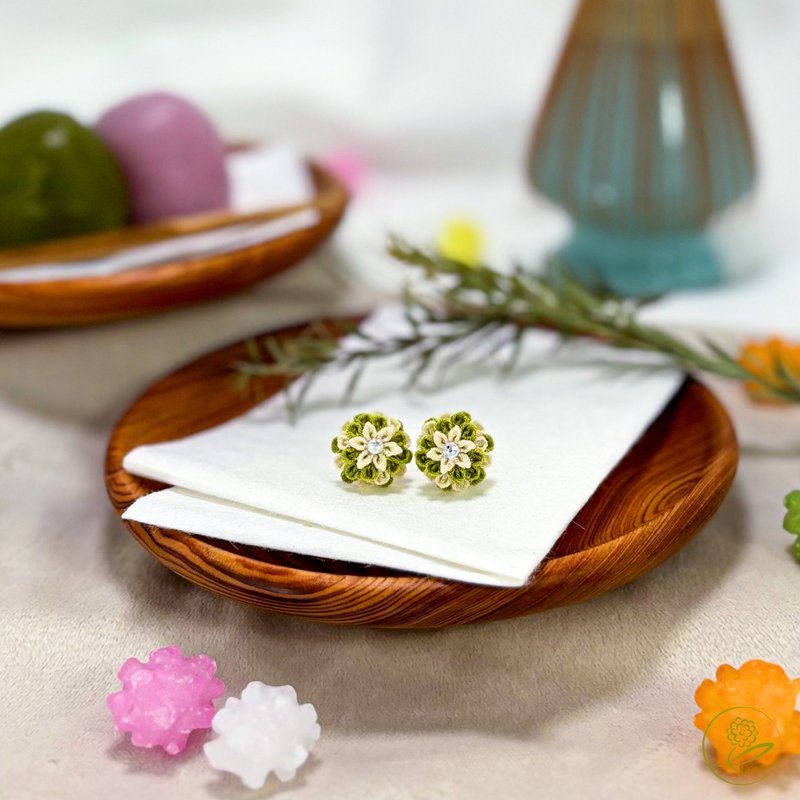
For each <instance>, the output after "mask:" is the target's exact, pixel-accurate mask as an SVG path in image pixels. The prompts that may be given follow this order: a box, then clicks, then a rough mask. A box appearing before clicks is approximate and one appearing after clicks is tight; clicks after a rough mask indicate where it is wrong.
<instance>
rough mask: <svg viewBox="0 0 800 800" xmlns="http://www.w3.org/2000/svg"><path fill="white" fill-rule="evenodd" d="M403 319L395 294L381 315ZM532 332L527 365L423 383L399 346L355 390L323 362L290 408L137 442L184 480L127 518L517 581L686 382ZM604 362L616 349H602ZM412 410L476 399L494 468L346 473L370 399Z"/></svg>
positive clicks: (149, 464)
mask: <svg viewBox="0 0 800 800" xmlns="http://www.w3.org/2000/svg"><path fill="white" fill-rule="evenodd" d="M369 324H370V328H371V330H372V331H373V332H375V331H380V330H388V329H390V328H392V329H394V330H397V328H398V327H399V326H402V325H403V324H404V323H403V322H401V318H400V315H399V313H398V312H397V311H396V310H386V311H384V312H381V313H379V314H378V315H376V316H375V317H373V319H372V320H371V321H370V323H369ZM555 341H556V340H555V337H554V336H552V335H551V334H548V333H545V332H531V333H530V334H528V336H527V337H526V347H525V353H524V355H523V358H522V360H521V362H520V368H519V369H518V371H517V372H515V374H514V376H513V377H510V378H508V379H504V380H500V379H498V376H497V375H496V374H495V372H494V371H492V370H487V369H486V368H481V367H477V368H476V367H475V366H473V367H469V366H467V367H464V368H463V369H460V370H454V372H453V375H452V379H451V380H448V381H446V385H444V386H443V387H441V388H435V389H431V391H425V392H409V391H405V390H403V388H402V386H403V383H404V381H405V379H406V377H407V376H406V375H405V372H404V370H403V369H402V368H401V367H400V365H399V363H398V360H397V359H385V360H382V361H381V362H380V363H375V364H372V365H371V366H370V367H369V368H368V369H367V371H366V372H365V374H364V376H363V377H362V381H361V383H360V384H359V388H358V390H357V392H356V395H355V396H354V398H353V400H352V401H349V402H347V403H345V404H343V403H342V398H343V394H344V392H345V387H346V385H347V382H348V380H349V375H348V374H341V373H333V372H329V373H324V374H323V375H321V376H320V377H319V379H318V380H317V382H316V383H315V385H314V388H313V389H312V390H311V391H310V392H309V394H308V396H307V398H306V401H305V403H306V405H305V408H306V411H305V413H304V414H303V415H302V416H301V417H300V418H299V420H298V421H297V422H296V423H294V424H293V423H292V422H291V421H290V420H289V418H288V416H287V411H286V406H285V403H284V400H283V398H282V397H280V396H278V397H275V398H271V399H270V400H268V401H267V402H265V403H264V404H262V405H260V406H259V407H257V408H256V409H254V410H252V411H251V412H249V413H248V414H245V415H244V416H242V417H240V418H237V419H235V420H231V421H230V422H228V423H226V424H224V425H220V426H219V427H217V428H213V429H211V430H208V431H204V432H203V433H200V434H197V435H195V436H191V437H188V438H186V439H182V440H178V441H174V442H166V443H163V444H157V445H147V446H142V447H137V448H135V449H134V450H133V451H132V452H130V453H129V454H128V455H127V456H126V458H125V460H124V466H125V468H126V469H127V470H128V471H130V472H132V473H135V474H138V475H141V476H144V477H148V478H152V479H155V480H159V481H163V482H165V483H169V484H172V485H173V486H175V487H177V488H178V489H180V490H185V491H177V490H165V491H162V492H157V493H154V494H151V495H149V496H148V497H145V498H143V499H141V500H138V501H137V502H135V503H134V504H133V505H132V506H131V507H130V508H129V509H128V510H127V511H126V512H125V515H124V516H125V518H126V519H134V520H138V521H140V522H144V523H149V524H153V525H159V526H163V527H168V528H175V529H179V530H184V531H187V532H189V533H195V534H205V535H208V536H212V537H216V538H221V539H226V540H229V541H238V542H242V543H247V544H255V545H261V546H265V547H269V548H274V549H281V550H287V551H292V552H298V553H304V554H308V555H317V556H322V557H328V558H341V559H344V560H348V561H356V562H362V563H370V564H380V565H383V566H387V567H394V568H398V569H404V570H409V571H413V572H421V573H425V574H430V575H437V576H441V577H446V578H458V579H460V580H466V581H472V582H475V583H485V584H492V585H504V586H518V585H522V584H524V583H525V582H526V580H527V579H528V577H529V575H530V574H531V572H532V571H533V570H534V569H535V568H536V566H537V565H538V564H539V562H540V561H541V560H542V559H543V558H544V557H545V556H546V555H547V553H548V551H549V550H550V549H551V548H552V546H553V544H554V542H555V541H556V540H557V539H558V537H559V535H560V534H561V532H562V531H563V530H564V529H565V528H566V526H567V525H568V524H569V522H570V520H571V519H572V518H573V517H574V516H575V514H576V513H577V512H578V511H579V510H580V508H581V507H582V506H583V505H584V504H585V503H586V501H587V500H588V499H589V497H590V496H591V495H592V493H593V492H594V491H595V489H597V487H598V485H599V484H600V483H601V482H602V480H603V478H604V477H605V476H606V475H607V474H608V473H609V471H610V470H611V469H612V468H613V467H614V466H615V465H616V463H617V462H618V461H619V460H620V459H621V458H622V456H623V455H624V454H625V453H626V452H627V451H628V450H629V449H630V447H631V446H632V445H633V444H634V443H635V442H636V440H637V439H638V438H639V437H640V435H641V434H642V432H643V431H644V429H645V428H646V427H647V425H648V424H649V423H650V422H651V421H652V420H653V419H654V418H655V417H656V416H657V415H658V414H659V412H660V411H661V410H662V409H663V407H664V405H665V403H666V402H667V401H668V400H669V399H670V397H671V396H672V395H673V394H674V392H675V390H676V389H677V387H678V386H679V385H680V382H681V380H682V376H681V375H680V374H679V373H677V372H675V371H672V370H665V369H661V368H656V367H654V366H653V364H652V363H651V364H650V365H648V366H642V364H641V356H640V355H637V354H632V353H611V354H610V353H609V351H608V350H607V349H606V348H602V347H600V346H598V345H596V344H593V343H587V342H575V343H572V344H571V345H569V346H568V347H567V348H566V350H565V352H563V353H561V354H560V355H559V357H558V358H555V357H554V356H553V355H552V348H553V346H554V343H555ZM599 362H603V363H599ZM364 410H367V411H374V410H379V411H382V412H384V413H387V414H390V415H391V416H393V417H396V418H398V419H401V420H403V422H404V423H405V427H406V429H407V430H408V431H409V433H410V434H411V436H412V440H413V438H415V437H416V435H417V433H418V431H419V430H420V428H421V426H422V423H423V422H424V421H425V420H426V419H427V418H428V417H430V416H434V415H438V414H441V413H444V412H453V411H459V410H466V411H469V412H470V413H472V414H473V416H474V417H475V418H476V419H477V420H479V421H480V422H481V423H482V424H483V425H484V426H485V428H486V430H487V431H488V432H489V433H491V434H492V435H493V436H494V439H495V451H494V454H493V462H494V463H493V465H492V466H491V468H490V469H489V472H488V477H487V479H486V481H485V482H484V483H483V484H481V485H480V486H478V487H476V488H474V489H472V490H471V491H466V492H464V493H460V494H453V493H448V492H442V491H441V490H439V489H437V488H436V487H435V486H434V485H433V484H432V483H430V482H429V481H428V480H427V479H426V478H425V477H424V476H423V475H422V474H421V473H420V472H419V471H417V470H416V468H415V467H414V466H413V464H411V465H409V470H408V473H407V474H406V476H405V477H404V478H401V479H398V480H396V481H395V483H394V484H393V485H392V486H391V487H389V488H387V489H379V488H372V487H368V488H361V487H359V486H348V485H346V484H344V483H343V482H342V481H341V480H340V479H339V477H338V475H337V472H336V469H335V467H334V466H333V454H332V453H331V451H330V442H331V439H332V438H333V437H334V436H335V435H336V434H337V433H338V431H339V428H340V427H341V424H342V423H343V422H344V421H345V420H347V419H348V418H349V417H351V416H353V415H354V414H355V413H357V412H358V411H364Z"/></svg>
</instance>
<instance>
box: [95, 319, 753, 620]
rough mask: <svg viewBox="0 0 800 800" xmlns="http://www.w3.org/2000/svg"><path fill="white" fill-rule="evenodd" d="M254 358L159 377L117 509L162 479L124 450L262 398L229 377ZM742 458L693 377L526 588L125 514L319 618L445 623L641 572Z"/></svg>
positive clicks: (211, 572)
mask: <svg viewBox="0 0 800 800" xmlns="http://www.w3.org/2000/svg"><path fill="white" fill-rule="evenodd" d="M329 324H330V323H329ZM299 330H300V329H299V328H293V329H287V330H286V331H283V332H282V333H281V336H285V337H290V336H292V335H296V334H297V333H298V332H299ZM246 358H247V354H246V350H245V347H244V344H243V343H239V344H235V345H232V346H230V347H226V348H224V349H222V350H219V351H217V352H214V353H211V354H209V355H206V356H204V357H203V358H201V359H199V360H197V361H195V362H193V363H191V364H189V365H188V366H186V367H184V368H182V369H180V370H178V371H177V372H175V373H173V374H172V375H169V376H168V377H166V378H164V379H162V380H160V381H158V382H157V383H156V384H154V385H153V386H152V387H151V388H150V389H148V390H147V391H146V392H145V393H144V394H143V395H142V396H141V397H140V398H139V399H138V400H137V401H136V402H135V403H134V404H133V405H132V406H131V408H130V409H129V410H128V411H127V412H126V413H125V415H124V416H123V417H122V419H121V420H120V421H119V423H118V424H117V426H116V428H115V429H114V431H113V433H112V435H111V439H110V442H109V446H108V453H107V460H106V485H107V489H108V493H109V496H110V498H111V502H112V503H113V505H114V507H115V509H116V510H117V512H118V513H120V514H122V512H124V511H125V509H126V508H127V507H128V506H129V505H130V504H131V503H132V502H133V501H134V500H136V499H138V498H139V497H142V496H143V495H145V494H147V493H148V492H151V491H153V490H156V489H160V488H164V487H163V485H162V484H159V483H156V482H154V481H149V480H145V479H142V478H138V477H136V476H135V475H131V474H129V473H128V472H126V471H125V470H124V469H123V468H122V459H123V458H124V456H125V454H126V453H127V452H129V451H130V450H131V449H133V448H134V447H136V446H137V445H140V444H150V443H155V442H162V441H166V440H168V439H176V438H180V437H183V436H188V435H189V434H193V433H197V432H199V431H201V430H205V429H206V428H210V427H212V426H214V425H218V424H220V423H222V422H225V421H226V420H229V419H231V418H232V417H235V416H237V415H239V414H242V413H244V412H245V411H247V410H248V409H249V408H251V407H252V406H253V405H255V404H256V402H257V400H256V399H255V398H253V397H249V396H247V394H246V393H244V392H241V391H237V390H235V389H234V388H232V387H231V382H230V376H231V364H232V363H233V362H234V361H235V360H237V359H246ZM280 388H281V382H280V380H278V379H269V380H266V381H265V382H264V390H265V395H266V396H269V395H270V394H274V393H275V392H277V391H278V390H280ZM175 409H180V413H179V414H176V413H175ZM737 460H738V448H737V443H736V436H735V434H734V431H733V428H732V426H731V423H730V420H729V419H728V416H727V415H726V413H725V411H724V409H723V408H722V406H721V405H720V403H719V402H718V401H717V399H716V398H715V397H714V395H713V394H712V393H711V392H710V391H709V390H708V389H706V388H705V387H704V386H702V385H700V384H699V383H697V382H696V381H694V380H692V379H688V380H687V381H686V382H685V384H684V385H683V387H682V388H681V389H680V391H679V392H678V394H677V395H676V396H675V398H674V399H673V400H672V402H671V403H670V404H669V405H668V406H667V408H666V409H665V410H664V412H663V413H662V414H661V415H660V416H659V417H658V419H657V420H656V421H655V422H654V423H653V424H652V425H651V426H650V428H649V429H648V430H647V432H646V433H645V434H644V435H643V436H642V438H641V439H640V440H639V441H638V443H637V444H636V445H635V446H634V447H633V449H632V450H631V451H630V452H629V453H628V455H627V456H626V457H625V458H624V459H623V460H622V461H621V462H620V463H619V464H618V466H617V467H616V469H614V471H613V472H612V473H611V474H610V475H609V476H608V478H606V480H605V481H603V483H602V484H601V486H600V487H599V488H598V489H597V491H596V492H595V494H594V496H593V497H592V498H591V499H590V500H589V502H588V503H587V504H586V505H585V506H584V508H583V509H582V510H581V511H580V512H579V513H578V515H577V516H576V517H575V519H574V520H573V521H572V522H571V523H570V525H569V527H568V528H567V530H566V532H565V533H564V534H563V535H562V536H561V538H560V539H559V540H558V541H557V543H556V544H555V546H554V547H553V549H552V550H551V552H550V554H549V555H548V556H547V558H546V559H545V561H544V562H543V563H542V565H541V566H540V567H539V569H538V570H537V571H536V573H535V575H534V576H533V578H532V579H531V580H530V581H529V582H528V583H527V585H525V586H523V587H521V588H515V589H508V588H492V587H487V586H476V585H472V584H467V583H460V582H458V581H449V580H444V579H440V578H431V577H423V576H419V575H412V574H406V573H401V572H397V571H394V570H390V569H385V568H381V567H370V566H364V565H361V564H350V563H347V562H341V561H332V560H326V559H320V558H312V557H308V556H300V555H296V554H291V553H284V552H277V551H272V550H265V549H262V548H258V547H250V546H243V545H233V544H230V543H228V542H222V541H217V540H212V539H208V538H205V537H201V536H190V535H188V534H186V533H181V532H179V531H173V530H164V529H160V528H157V527H155V526H151V525H143V524H140V523H138V522H131V521H124V525H125V527H127V529H128V531H129V532H130V533H132V534H133V536H135V537H136V539H137V540H138V541H139V542H140V543H141V544H142V545H143V546H144V547H145V548H146V549H147V550H149V551H150V552H151V553H152V554H153V555H154V556H155V557H156V558H157V559H158V560H159V561H161V562H162V563H163V564H165V565H166V566H167V567H169V568H170V569H171V570H173V571H174V572H177V573H178V574H179V575H181V576H183V577H184V578H187V579H188V580H190V581H192V582H193V583H196V584H198V585H199V586H202V587H204V588H206V589H208V590H210V591H212V592H215V593H217V594H220V595H223V596H225V597H230V598H232V599H233V600H238V601H240V602H243V603H247V604H249V605H254V606H258V607H260V608H264V609H266V610H269V611H277V612H282V613H285V614H292V615H294V616H298V617H302V618H304V619H308V620H316V621H320V622H332V623H341V624H347V625H374V626H380V627H396V628H436V627H445V626H449V625H459V624H463V623H467V622H477V621H489V620H497V619H505V618H508V617H516V616H520V615H523V614H530V613H532V612H535V611H546V610H547V609H550V608H555V607H557V606H563V605H567V604H568V603H574V602H577V601H579V600H586V599H588V598H590V597H595V596H597V595H599V594H602V593H603V592H607V591H609V590H611V589H616V588H617V587H618V586H622V585H623V584H625V583H628V582H629V581H632V580H634V579H635V578H638V577H639V576H640V575H643V574H644V573H646V572H648V571H649V570H651V569H653V567H655V566H657V565H658V564H660V563H661V562H662V561H664V560H665V559H667V558H669V557H670V556H671V555H673V554H674V553H675V552H676V551H677V550H679V549H680V548H681V547H682V546H683V545H684V544H686V542H687V541H688V540H689V539H691V538H692V536H694V534H695V533H696V532H697V531H698V530H699V528H700V527H701V526H702V525H703V523H704V522H706V520H707V519H708V518H709V517H710V516H711V515H712V514H713V513H714V512H715V511H716V509H717V507H718V506H719V504H720V503H721V502H722V499H723V497H724V496H725V494H726V492H727V491H728V488H729V487H730V484H731V481H732V480H733V476H734V473H735V471H736V464H737Z"/></svg>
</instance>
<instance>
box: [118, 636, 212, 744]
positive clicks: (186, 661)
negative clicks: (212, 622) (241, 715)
mask: <svg viewBox="0 0 800 800" xmlns="http://www.w3.org/2000/svg"><path fill="white" fill-rule="evenodd" d="M216 671H217V665H216V663H215V661H214V660H213V659H212V658H209V656H206V655H197V656H191V657H189V658H184V656H183V655H182V654H181V651H180V648H178V647H162V648H161V649H160V650H154V651H153V652H152V653H150V658H149V659H148V661H147V663H146V664H143V663H142V662H141V661H139V660H138V659H136V658H129V659H128V660H127V661H126V662H125V663H124V664H123V665H122V668H121V669H120V671H119V672H118V673H117V674H118V676H119V679H120V680H121V681H122V690H121V691H119V692H115V693H113V694H110V695H109V696H108V700H107V703H108V708H109V709H110V711H111V714H112V716H113V717H114V724H115V725H116V728H117V730H118V731H124V732H126V733H130V734H131V742H132V743H133V744H135V745H136V746H137V747H156V746H159V747H163V748H164V750H166V751H167V753H169V754H170V755H171V756H174V755H177V754H178V753H180V752H181V751H182V750H183V749H184V748H185V747H186V741H187V739H188V738H189V734H190V733H191V732H192V731H193V730H198V729H203V728H209V727H211V720H212V719H213V717H214V714H215V711H216V709H215V708H214V705H213V703H212V701H213V700H214V698H216V697H219V696H220V695H221V694H222V693H223V692H224V691H225V684H223V682H222V681H221V680H220V679H219V678H216V677H215V676H214V675H215V673H216Z"/></svg>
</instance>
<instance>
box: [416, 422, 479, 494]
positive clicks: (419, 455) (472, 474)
mask: <svg viewBox="0 0 800 800" xmlns="http://www.w3.org/2000/svg"><path fill="white" fill-rule="evenodd" d="M493 449H494V440H493V439H492V437H491V436H489V434H488V433H486V431H485V430H484V429H483V426H482V425H480V424H479V423H478V422H475V421H474V420H473V419H472V417H471V416H470V415H469V414H468V413H467V412H466V411H458V412H456V413H455V414H443V415H442V416H441V417H432V418H431V419H429V420H427V421H426V422H425V424H424V425H423V426H422V433H421V434H420V436H419V438H418V439H417V450H416V454H415V457H416V462H417V466H418V467H419V468H420V470H421V471H422V472H424V473H425V475H426V476H427V477H428V478H430V479H431V480H432V481H433V482H434V483H435V484H436V485H437V486H438V487H439V488H440V489H445V490H452V491H454V492H459V491H461V490H462V489H466V488H467V487H469V486H475V485H476V484H478V483H480V482H481V481H482V480H483V479H484V478H485V477H486V468H487V467H488V466H489V465H490V464H491V463H492V456H491V451H492V450H493Z"/></svg>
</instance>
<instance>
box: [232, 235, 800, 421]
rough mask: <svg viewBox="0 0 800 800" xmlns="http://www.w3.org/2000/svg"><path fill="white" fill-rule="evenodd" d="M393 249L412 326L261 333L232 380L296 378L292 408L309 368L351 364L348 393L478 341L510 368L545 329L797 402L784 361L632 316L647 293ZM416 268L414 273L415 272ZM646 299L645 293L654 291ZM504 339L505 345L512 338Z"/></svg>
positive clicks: (415, 377) (552, 270) (797, 390)
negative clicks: (385, 360)
mask: <svg viewBox="0 0 800 800" xmlns="http://www.w3.org/2000/svg"><path fill="white" fill-rule="evenodd" d="M389 252H390V254H391V255H392V256H393V257H394V258H396V259H397V260H398V261H400V262H402V263H404V264H406V265H408V266H409V267H412V268H416V272H417V273H421V277H422V279H421V280H416V281H414V282H412V284H411V286H412V287H413V288H409V289H408V290H407V291H406V295H405V307H406V318H407V320H408V322H409V323H410V325H409V332H408V333H406V334H404V335H398V336H395V337H389V338H381V339H376V338H373V337H370V336H369V335H367V334H364V333H363V332H361V331H359V330H358V329H357V328H356V327H355V326H354V327H353V331H352V332H353V333H356V334H357V337H358V344H357V345H356V346H348V347H347V348H346V349H342V348H340V347H339V346H338V343H337V341H336V339H334V338H332V337H331V335H330V334H329V333H328V332H327V331H326V329H325V328H323V327H322V326H316V327H312V328H310V329H309V331H308V333H307V334H304V335H301V336H299V337H295V338H293V339H291V340H283V341H279V340H278V339H276V338H274V337H267V338H266V339H264V341H263V349H264V350H265V351H266V353H267V354H268V355H269V356H270V359H271V361H270V362H267V361H266V360H265V359H264V358H262V357H261V352H262V347H260V346H259V345H258V343H256V342H253V343H251V345H250V353H251V358H250V360H249V361H246V362H239V363H237V364H236V365H235V368H236V371H237V373H238V381H239V383H240V384H242V385H245V384H248V383H249V382H251V381H252V379H253V378H257V377H259V376H270V375H282V376H285V377H286V378H287V380H291V379H293V378H299V381H298V383H297V389H296V391H295V392H293V393H292V397H288V395H289V394H290V393H289V392H287V401H288V402H289V403H290V408H292V409H293V410H295V411H296V410H297V409H298V408H299V406H300V405H301V404H302V400H303V398H304V397H305V394H306V392H307V391H308V388H309V386H310V385H311V383H312V381H313V379H314V377H315V375H317V374H318V373H319V371H320V370H322V369H325V368H328V367H334V368H337V369H350V370H352V376H351V380H350V386H349V389H348V395H349V394H351V393H352V390H353V389H354V388H355V386H356V384H357V382H358V380H359V378H360V376H361V372H362V370H363V368H364V366H365V364H366V362H367V361H368V360H370V359H374V358H380V357H383V356H388V355H397V354H404V355H405V356H406V357H407V362H408V365H409V374H410V378H409V385H411V386H413V385H416V384H417V383H418V382H419V381H420V380H421V378H422V377H423V376H424V375H425V374H426V372H427V371H428V369H429V368H430V367H431V365H432V363H433V361H434V359H435V357H436V356H437V355H438V354H440V353H442V352H443V351H445V352H446V353H447V355H448V361H449V363H450V364H452V363H453V361H454V360H455V361H458V360H459V359H461V358H466V357H467V356H468V355H471V354H474V347H473V346H474V345H475V344H476V343H478V342H479V341H480V342H482V343H483V344H484V345H485V346H483V347H482V348H481V350H480V352H481V353H482V357H484V358H486V360H487V362H488V361H490V360H492V358H493V356H495V355H496V354H497V353H498V352H499V351H501V350H502V351H504V352H508V353H510V355H509V356H508V358H507V360H506V361H505V362H504V363H503V364H502V366H501V369H503V370H506V371H507V370H512V369H513V368H514V365H515V363H516V355H517V354H518V352H519V345H520V344H521V341H522V338H523V337H524V335H525V332H526V331H528V330H530V329H531V328H547V329H550V330H554V331H557V332H558V333H560V334H561V335H562V336H564V337H576V336H585V337H591V338H593V339H597V340H600V341H602V342H605V343H607V344H608V345H610V346H612V347H617V348H626V349H633V350H641V351H647V352H651V353H660V354H661V355H663V356H665V357H666V359H665V360H666V361H667V362H668V363H669V364H672V365H673V366H676V367H680V368H681V369H684V370H686V371H689V372H692V371H698V372H705V373H708V374H711V375H719V376H722V377H724V378H730V379H733V380H737V381H755V382H757V383H758V384H759V385H760V386H762V387H763V389H764V392H763V394H765V395H768V396H769V397H772V398H774V399H776V400H781V401H788V402H793V403H798V402H800V377H799V376H798V375H797V373H796V371H793V369H792V368H791V367H790V366H789V365H786V364H783V363H776V364H775V365H774V370H773V374H766V375H761V374H757V373H755V372H753V371H752V370H750V369H748V368H747V367H746V366H743V365H742V364H740V363H739V362H738V361H737V360H736V358H735V357H734V356H733V355H731V354H729V353H727V352H726V351H725V350H724V349H722V348H721V347H719V346H718V345H716V344H715V343H714V342H712V341H710V340H706V341H702V342H701V343H700V344H699V346H696V347H693V346H690V345H689V344H687V343H686V342H684V341H682V340H680V339H678V338H676V337H674V336H672V335H670V334H668V333H666V332H665V331H662V330H660V329H658V328H656V327H651V326H648V325H644V324H642V323H641V322H639V320H638V312H639V310H640V308H641V307H642V306H643V305H644V304H645V303H647V302H649V300H631V299H628V298H621V297H617V296H615V295H612V294H609V293H608V292H596V291H590V290H588V289H586V288H585V287H583V286H581V285H580V284H578V283H576V282H575V281H573V280H571V279H570V278H569V276H568V274H567V273H566V272H565V271H564V270H563V269H561V268H559V267H558V265H555V264H551V265H549V268H548V270H547V272H546V273H545V274H544V275H537V274H534V273H531V272H528V271H526V270H524V269H522V268H516V269H514V270H513V271H512V272H509V273H505V272H499V271H497V270H494V269H492V268H491V267H489V266H486V265H481V266H477V267H476V266H470V265H467V264H463V263H460V262H458V261H453V260H452V259H448V258H445V257H443V256H442V255H440V254H438V253H435V252H428V251H423V250H420V249H417V248H414V247H410V246H409V245H407V244H405V243H403V242H401V241H399V240H392V241H391V242H390V245H389ZM417 277H419V275H418V276H417ZM652 299H653V298H650V300H652ZM509 345H511V346H510V347H509Z"/></svg>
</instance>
